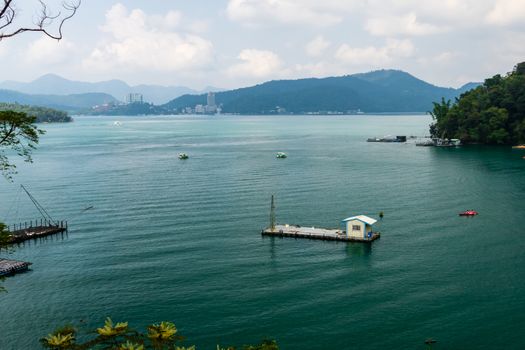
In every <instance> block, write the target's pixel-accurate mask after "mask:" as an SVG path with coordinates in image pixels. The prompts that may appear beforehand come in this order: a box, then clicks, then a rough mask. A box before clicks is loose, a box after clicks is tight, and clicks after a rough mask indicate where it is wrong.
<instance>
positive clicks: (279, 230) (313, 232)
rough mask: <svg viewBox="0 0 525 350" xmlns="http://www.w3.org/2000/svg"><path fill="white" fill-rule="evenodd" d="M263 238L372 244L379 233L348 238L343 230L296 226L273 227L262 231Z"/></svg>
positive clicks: (379, 235) (378, 236)
mask: <svg viewBox="0 0 525 350" xmlns="http://www.w3.org/2000/svg"><path fill="white" fill-rule="evenodd" d="M261 234H262V235H263V236H274V237H275V236H276V237H293V238H308V239H320V240H325V241H343V242H361V243H372V242H373V241H375V240H376V239H378V238H380V237H381V234H380V233H379V232H372V233H371V234H370V235H369V237H368V236H367V237H363V238H361V237H349V236H348V235H347V234H346V231H344V230H338V229H325V228H315V227H302V226H296V225H275V228H271V227H269V228H266V229H264V230H262V232H261Z"/></svg>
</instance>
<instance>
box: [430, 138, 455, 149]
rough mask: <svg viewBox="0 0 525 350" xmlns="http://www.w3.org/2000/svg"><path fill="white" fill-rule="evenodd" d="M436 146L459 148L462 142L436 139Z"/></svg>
mask: <svg viewBox="0 0 525 350" xmlns="http://www.w3.org/2000/svg"><path fill="white" fill-rule="evenodd" d="M434 145H435V146H436V147H457V146H461V140H459V139H439V138H437V139H434Z"/></svg>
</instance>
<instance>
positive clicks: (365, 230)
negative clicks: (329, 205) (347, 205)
mask: <svg viewBox="0 0 525 350" xmlns="http://www.w3.org/2000/svg"><path fill="white" fill-rule="evenodd" d="M341 222H342V223H343V224H344V226H345V227H346V235H347V237H349V238H358V239H367V238H370V237H372V235H373V234H374V232H373V231H372V226H373V225H374V224H375V223H376V222H377V220H375V219H372V218H370V217H368V216H366V215H358V216H352V217H349V218H346V219H344V220H342V221H341Z"/></svg>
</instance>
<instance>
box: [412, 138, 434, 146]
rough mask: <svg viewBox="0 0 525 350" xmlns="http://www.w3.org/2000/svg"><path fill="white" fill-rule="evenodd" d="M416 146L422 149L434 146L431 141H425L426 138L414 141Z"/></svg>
mask: <svg viewBox="0 0 525 350" xmlns="http://www.w3.org/2000/svg"><path fill="white" fill-rule="evenodd" d="M416 146H423V147H428V146H434V141H432V139H427V138H424V139H419V140H416Z"/></svg>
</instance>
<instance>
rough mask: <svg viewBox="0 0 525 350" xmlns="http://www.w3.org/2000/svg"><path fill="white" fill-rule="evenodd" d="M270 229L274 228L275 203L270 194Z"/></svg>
mask: <svg viewBox="0 0 525 350" xmlns="http://www.w3.org/2000/svg"><path fill="white" fill-rule="evenodd" d="M270 229H272V231H273V230H275V203H274V198H273V194H272V204H271V205H270Z"/></svg>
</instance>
